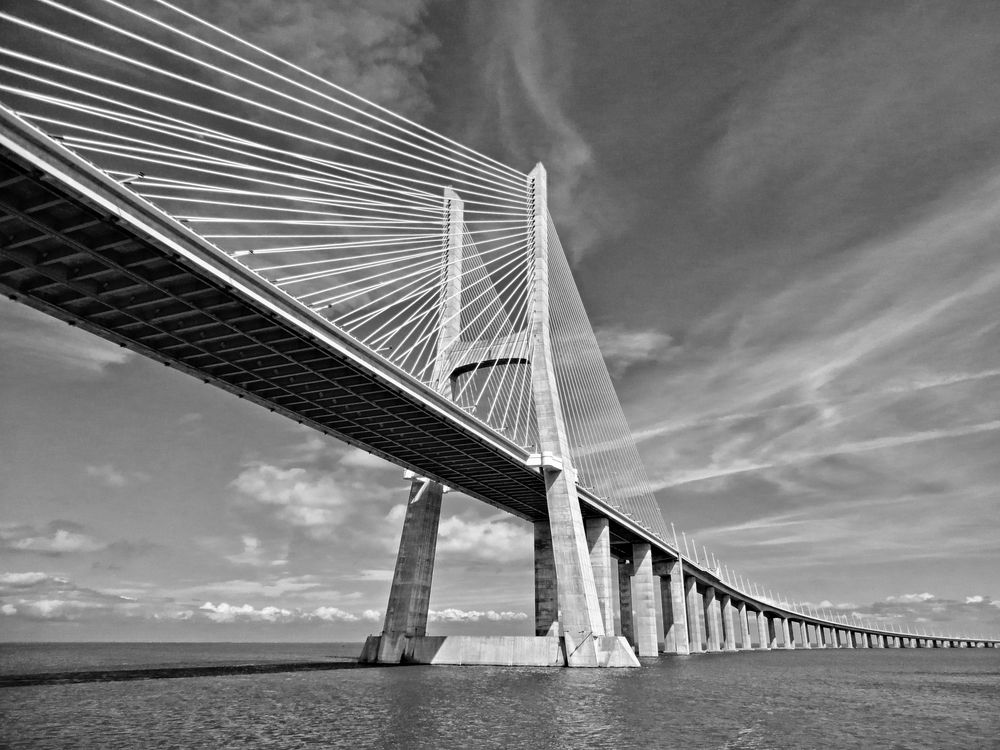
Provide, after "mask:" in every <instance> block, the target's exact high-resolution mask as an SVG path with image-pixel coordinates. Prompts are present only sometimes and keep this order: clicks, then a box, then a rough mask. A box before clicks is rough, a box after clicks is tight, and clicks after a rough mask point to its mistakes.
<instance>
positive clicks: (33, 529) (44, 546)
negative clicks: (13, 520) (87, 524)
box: [0, 521, 108, 557]
mask: <svg viewBox="0 0 1000 750" xmlns="http://www.w3.org/2000/svg"><path fill="white" fill-rule="evenodd" d="M107 547H108V545H107V544H105V543H103V542H100V541H98V540H97V539H95V538H94V537H93V536H91V535H90V534H87V533H85V531H84V527H83V526H81V525H80V524H78V523H73V522H72V521H52V522H51V523H48V524H45V525H43V526H35V525H32V524H2V525H0V550H4V551H7V552H33V553H35V554H40V555H47V556H53V557H57V556H60V555H72V554H78V553H85V552H97V551H100V550H103V549H106V548H107Z"/></svg>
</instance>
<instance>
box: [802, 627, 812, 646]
mask: <svg viewBox="0 0 1000 750" xmlns="http://www.w3.org/2000/svg"><path fill="white" fill-rule="evenodd" d="M799 634H800V636H801V639H802V648H812V644H811V643H809V625H808V623H806V621H805V620H799Z"/></svg>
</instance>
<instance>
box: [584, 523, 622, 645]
mask: <svg viewBox="0 0 1000 750" xmlns="http://www.w3.org/2000/svg"><path fill="white" fill-rule="evenodd" d="M609 524H610V522H609V521H608V519H607V518H588V519H587V520H586V523H585V526H586V529H587V544H588V545H589V546H590V566H591V567H592V568H593V569H594V585H595V586H596V587H597V602H598V604H599V605H600V607H601V617H602V618H603V619H604V632H605V633H607V634H608V635H614V632H615V617H614V612H613V611H612V607H613V606H614V602H613V601H612V599H613V596H612V593H611V587H612V577H613V576H612V574H611V565H612V563H613V562H614V560H613V558H612V557H611V531H610V530H609Z"/></svg>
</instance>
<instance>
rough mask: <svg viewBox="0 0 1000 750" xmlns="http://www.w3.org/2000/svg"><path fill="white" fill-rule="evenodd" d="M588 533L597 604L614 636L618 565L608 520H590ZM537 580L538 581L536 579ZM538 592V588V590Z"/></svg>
mask: <svg viewBox="0 0 1000 750" xmlns="http://www.w3.org/2000/svg"><path fill="white" fill-rule="evenodd" d="M584 527H585V530H586V533H587V546H588V547H589V548H590V566H591V567H592V568H593V569H594V586H595V587H596V588H597V603H598V605H599V606H600V608H601V618H602V619H603V620H604V632H605V633H607V634H608V635H614V632H615V616H614V611H613V610H612V607H613V606H614V604H613V599H614V597H613V594H612V589H611V587H612V585H613V584H612V579H613V576H612V573H611V566H612V564H617V563H616V562H615V561H614V560H613V559H612V557H611V531H610V528H609V527H610V522H609V521H608V519H607V518H588V519H587V520H586V521H585V522H584ZM536 580H537V579H536ZM536 590H537V588H536Z"/></svg>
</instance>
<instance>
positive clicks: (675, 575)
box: [660, 560, 691, 655]
mask: <svg viewBox="0 0 1000 750" xmlns="http://www.w3.org/2000/svg"><path fill="white" fill-rule="evenodd" d="M660 580H661V581H662V584H661V588H660V596H661V599H662V601H663V626H664V639H663V641H664V643H663V645H664V650H665V651H666V652H667V653H672V654H681V655H686V654H690V653H691V647H690V644H689V641H688V623H687V606H686V602H685V599H684V573H683V564H682V563H681V561H680V560H675V561H673V562H672V563H669V565H668V567H667V576H666V577H665V578H661V579H660Z"/></svg>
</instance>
